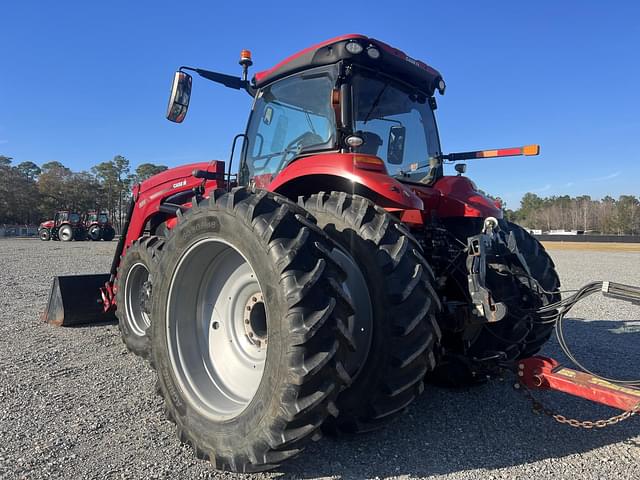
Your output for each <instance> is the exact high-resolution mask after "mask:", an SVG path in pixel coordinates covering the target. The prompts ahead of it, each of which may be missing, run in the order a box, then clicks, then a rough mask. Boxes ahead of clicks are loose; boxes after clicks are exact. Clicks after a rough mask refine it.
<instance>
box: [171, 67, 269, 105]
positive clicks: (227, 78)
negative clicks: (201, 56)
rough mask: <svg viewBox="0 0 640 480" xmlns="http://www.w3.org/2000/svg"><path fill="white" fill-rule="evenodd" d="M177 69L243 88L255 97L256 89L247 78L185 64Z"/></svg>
mask: <svg viewBox="0 0 640 480" xmlns="http://www.w3.org/2000/svg"><path fill="white" fill-rule="evenodd" d="M179 70H180V71H183V70H190V71H192V72H196V73H197V74H198V75H200V76H201V77H203V78H206V79H207V80H211V81H212V82H216V83H220V84H222V85H224V86H225V87H229V88H233V89H235V90H245V91H246V92H247V93H248V94H249V95H251V96H252V97H255V95H256V89H255V88H254V87H253V86H251V83H250V82H249V81H248V80H242V79H241V78H240V77H234V76H232V75H226V74H224V73H218V72H212V71H210V70H204V69H202V68H193V67H185V66H182V67H180V68H179Z"/></svg>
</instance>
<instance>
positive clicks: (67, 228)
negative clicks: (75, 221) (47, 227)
mask: <svg viewBox="0 0 640 480" xmlns="http://www.w3.org/2000/svg"><path fill="white" fill-rule="evenodd" d="M58 238H59V239H60V240H62V241H63V242H70V241H71V240H73V228H71V225H62V226H61V227H60V228H59V229H58Z"/></svg>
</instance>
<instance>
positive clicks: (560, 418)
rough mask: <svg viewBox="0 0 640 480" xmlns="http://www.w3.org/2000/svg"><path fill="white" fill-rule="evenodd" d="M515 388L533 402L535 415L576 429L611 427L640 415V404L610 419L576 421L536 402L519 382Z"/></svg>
mask: <svg viewBox="0 0 640 480" xmlns="http://www.w3.org/2000/svg"><path fill="white" fill-rule="evenodd" d="M514 388H515V389H516V390H520V391H521V392H522V393H523V394H524V396H525V397H527V398H528V399H529V400H531V405H532V408H533V411H534V413H543V414H545V415H547V416H549V417H551V418H553V419H554V420H555V421H556V422H558V423H562V424H565V425H569V426H571V427H575V428H586V429H591V428H604V427H608V426H609V425H615V424H616V423H619V422H622V421H623V420H626V419H628V418H631V417H632V416H634V415H635V414H637V413H640V402H638V403H637V404H636V406H635V407H633V409H632V410H627V411H626V412H622V413H620V414H619V415H614V416H613V417H609V418H607V419H603V420H595V421H591V420H576V419H575V418H567V417H565V416H564V415H561V414H559V413H557V412H555V411H554V410H551V409H550V408H547V407H545V406H544V405H543V404H542V403H540V401H539V400H536V398H535V397H534V396H533V395H532V394H531V391H530V390H529V389H528V388H527V387H526V386H525V385H523V384H522V383H519V382H518V383H516V384H515V385H514Z"/></svg>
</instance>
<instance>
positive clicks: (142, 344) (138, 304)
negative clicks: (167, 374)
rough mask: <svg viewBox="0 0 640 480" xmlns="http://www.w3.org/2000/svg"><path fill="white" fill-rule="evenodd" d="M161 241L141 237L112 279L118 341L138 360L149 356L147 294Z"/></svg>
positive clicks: (155, 268)
mask: <svg viewBox="0 0 640 480" xmlns="http://www.w3.org/2000/svg"><path fill="white" fill-rule="evenodd" d="M163 246H164V240H162V239H160V238H158V237H156V236H150V237H142V238H139V239H138V240H136V241H134V242H133V243H132V244H131V246H130V247H129V248H128V249H127V251H126V254H125V256H124V258H123V259H122V261H121V262H120V266H119V267H118V276H117V278H116V287H117V288H116V305H117V306H118V307H117V308H116V316H117V317H118V327H119V328H120V333H121V335H122V341H123V342H124V344H125V345H126V346H127V348H128V349H129V350H130V351H131V352H133V353H135V354H136V355H138V356H140V357H142V358H145V359H146V358H149V355H150V354H151V339H150V331H149V327H150V325H151V313H150V309H151V295H152V293H153V284H154V282H155V277H156V275H157V272H158V261H159V257H160V254H161V252H162V248H163Z"/></svg>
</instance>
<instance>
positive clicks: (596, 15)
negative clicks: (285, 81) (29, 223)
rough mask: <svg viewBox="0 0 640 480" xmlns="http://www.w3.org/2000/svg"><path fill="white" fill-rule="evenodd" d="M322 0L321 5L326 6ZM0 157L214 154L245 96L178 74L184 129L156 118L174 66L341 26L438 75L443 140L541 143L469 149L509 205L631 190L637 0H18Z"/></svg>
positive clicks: (636, 126) (226, 62)
mask: <svg viewBox="0 0 640 480" xmlns="http://www.w3.org/2000/svg"><path fill="white" fill-rule="evenodd" d="M332 5H333V6H332ZM0 15H1V17H2V19H3V21H2V27H3V28H2V37H3V40H2V42H0V155H2V154H4V155H8V156H11V157H14V159H15V161H16V162H20V161H25V160H31V161H34V162H36V163H38V164H42V163H45V162H47V161H50V160H58V161H60V162H62V163H64V164H65V165H67V166H69V167H71V168H72V169H73V170H83V169H87V168H89V167H90V166H91V165H93V164H96V163H98V162H101V161H105V160H109V159H111V158H112V157H113V156H114V155H116V154H122V155H124V156H126V157H127V158H128V159H129V160H130V161H131V162H132V165H133V166H135V165H137V164H139V163H143V162H154V163H164V164H166V165H169V166H175V165H179V164H181V163H187V162H192V161H203V160H210V159H213V158H216V159H226V158H227V157H228V154H229V150H230V143H231V139H232V138H233V136H234V135H235V134H236V133H238V132H240V131H242V130H243V129H244V127H245V123H246V118H247V114H248V111H249V108H250V104H251V103H250V97H249V96H248V95H246V94H245V93H242V92H237V91H234V90H228V89H225V88H224V87H221V86H216V85H215V84H212V83H210V82H207V81H205V80H199V79H197V78H196V79H194V91H193V95H192V103H191V108H190V111H189V115H188V117H187V120H186V121H185V123H183V124H182V125H176V124H172V123H170V122H168V121H167V120H165V118H164V114H165V109H166V101H167V97H168V93H169V86H170V83H171V79H172V75H173V71H174V70H175V69H176V67H178V66H180V65H194V66H200V67H203V68H209V69H213V70H218V71H222V72H227V73H231V74H239V72H240V67H239V66H238V64H237V60H238V54H239V52H240V50H241V49H242V48H248V49H250V50H251V51H252V52H253V57H254V63H255V65H254V67H253V71H258V70H262V69H266V68H269V67H271V66H272V65H273V64H275V63H277V62H278V61H279V60H281V59H282V58H284V57H286V56H288V55H290V54H292V53H295V52H296V51H297V50H300V49H303V48H305V47H307V46H310V45H312V44H314V43H317V42H320V41H322V40H325V39H328V38H331V37H333V36H336V35H340V34H343V33H363V34H366V35H369V36H372V37H375V38H379V39H380V40H383V41H385V42H387V43H390V44H391V45H393V46H395V47H397V48H400V49H402V50H404V51H405V52H406V53H407V54H409V55H411V56H413V57H414V58H419V59H421V60H423V61H425V62H426V63H428V64H430V65H432V66H434V67H435V68H437V69H438V70H439V71H440V72H442V74H443V76H444V78H445V80H446V81H447V93H446V95H445V96H444V97H439V98H438V103H439V109H438V112H437V115H438V121H439V127H440V134H441V138H442V144H443V148H444V150H445V151H446V152H451V151H465V150H474V149H482V148H496V147H509V146H517V145H521V144H527V143H539V144H541V145H542V154H541V156H539V157H527V158H525V157H515V158H507V159H493V160H478V161H475V162H469V165H468V175H469V176H470V177H471V178H472V179H473V180H474V181H476V183H477V184H478V185H479V186H480V187H481V188H483V189H484V190H486V191H488V192H490V193H492V194H494V195H501V196H503V198H505V199H506V200H507V203H508V206H510V207H516V206H517V205H518V201H519V199H520V197H521V195H522V194H523V193H525V192H527V191H532V192H535V193H537V194H539V195H543V196H546V195H561V194H569V195H578V194H590V195H592V196H594V197H601V196H604V195H607V194H609V195H613V196H618V195H620V194H625V193H628V194H635V195H640V181H638V178H639V177H640V155H639V154H638V146H637V143H638V140H639V139H640V92H639V90H640V65H639V62H638V58H640V56H639V55H640V54H639V52H638V50H640V22H639V20H640V4H639V3H638V2H631V1H628V2H623V1H620V2H595V1H594V2H586V1H582V2H580V1H563V2H557V1H538V2H513V1H510V2H477V1H473V2H471V1H470V2H444V1H440V2H433V1H416V2H403V1H393V2H372V1H369V2H360V1H355V0H353V1H350V2H346V3H345V2H343V3H340V4H337V3H332V4H326V3H309V2H290V3H288V2H258V3H255V4H253V5H252V3H251V2H220V3H218V2H213V1H209V2H187V1H180V2H176V1H173V2H160V1H153V2H152V1H136V2H133V1H129V2H121V1H109V2H87V1H77V2H71V1H63V0H60V1H58V2H45V1H29V0H23V1H20V2H15V1H14V2H4V4H3V5H2V6H1V7H0Z"/></svg>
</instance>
